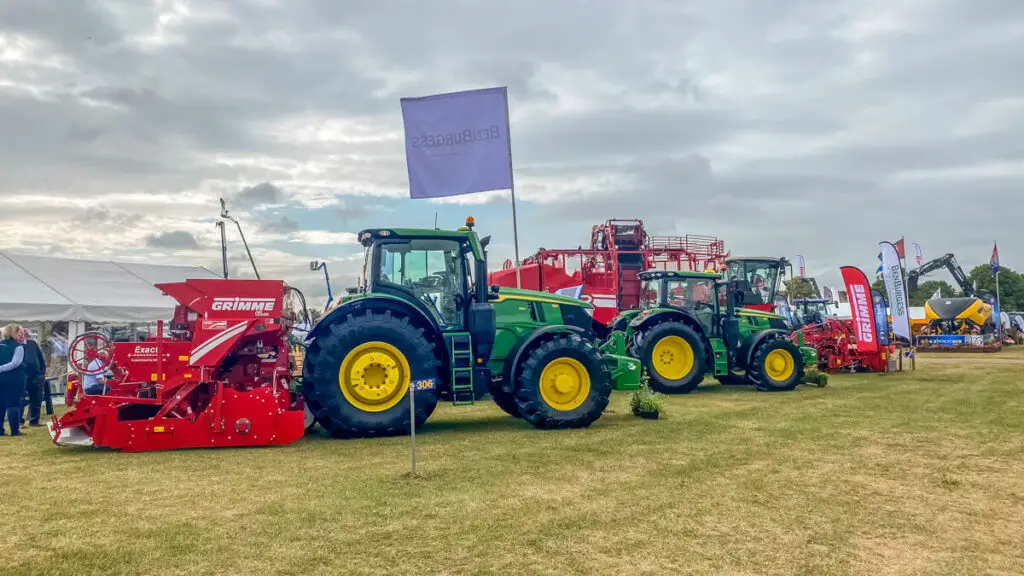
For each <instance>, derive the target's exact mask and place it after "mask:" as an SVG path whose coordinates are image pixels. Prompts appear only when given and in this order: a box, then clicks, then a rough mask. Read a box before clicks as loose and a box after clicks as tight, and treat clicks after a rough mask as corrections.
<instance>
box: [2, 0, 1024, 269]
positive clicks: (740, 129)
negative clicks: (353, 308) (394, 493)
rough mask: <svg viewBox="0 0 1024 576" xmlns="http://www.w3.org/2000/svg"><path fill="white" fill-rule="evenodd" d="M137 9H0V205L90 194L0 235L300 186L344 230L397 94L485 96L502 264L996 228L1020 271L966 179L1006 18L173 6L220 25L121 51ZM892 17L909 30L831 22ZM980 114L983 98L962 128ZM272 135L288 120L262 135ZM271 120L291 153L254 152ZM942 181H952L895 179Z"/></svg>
mask: <svg viewBox="0 0 1024 576" xmlns="http://www.w3.org/2000/svg"><path fill="white" fill-rule="evenodd" d="M162 6H163V5H162V4H160V3H155V2H136V1H132V0H107V1H102V0H90V1H82V2H71V3H68V2H61V1H59V0H37V1H35V2H5V3H0V33H3V34H11V33H14V34H17V35H19V36H24V37H25V38H27V39H28V40H30V41H31V46H32V47H33V50H35V52H34V53H33V54H32V58H31V62H28V63H19V64H12V63H10V62H7V61H5V62H3V63H0V74H3V76H4V77H5V78H7V79H9V82H8V83H7V84H5V86H4V87H0V126H3V127H4V129H3V130H2V131H0V202H2V201H3V200H4V198H5V197H6V198H8V199H9V198H12V197H19V196H20V195H23V194H24V195H29V194H31V195H35V196H38V195H45V196H50V197H53V196H58V197H65V198H69V199H81V198H89V199H90V200H92V199H95V201H96V206H95V208H94V209H93V210H91V211H90V210H87V211H85V212H84V213H83V211H82V209H80V208H73V209H72V208H67V209H60V210H57V209H54V208H52V207H48V208H42V207H39V208H35V207H33V206H31V205H27V204H14V205H11V204H6V205H3V207H2V209H0V225H3V226H12V225H14V224H12V223H17V222H27V221H31V222H33V223H35V222H45V221H53V222H57V221H60V223H61V224H63V223H65V222H67V221H72V222H75V223H80V224H87V225H89V226H97V227H104V228H107V227H125V228H126V229H130V230H134V231H136V237H140V238H141V237H142V236H143V235H144V234H143V233H141V232H140V231H143V230H145V228H144V227H145V226H146V225H147V224H146V222H147V221H145V219H138V220H137V219H136V218H134V217H133V216H132V215H134V214H138V213H140V212H145V211H146V210H150V209H153V208H152V206H160V205H161V204H159V203H157V202H153V203H152V206H150V205H147V204H146V202H145V200H146V199H147V198H153V199H164V198H167V197H175V196H178V195H188V196H189V199H190V201H191V202H192V204H191V205H194V206H195V207H194V208H187V209H188V210H191V211H192V212H191V213H190V214H184V213H181V214H179V213H176V214H175V216H174V217H175V218H192V219H195V220H197V221H199V220H211V219H212V218H213V217H214V216H215V215H216V199H217V197H219V196H224V197H225V198H229V199H230V202H231V203H230V204H229V208H231V209H233V210H234V209H236V208H237V210H238V211H239V212H245V211H248V210H251V209H254V208H257V207H260V206H265V205H267V204H288V203H295V202H296V201H297V200H298V199H299V196H300V195H301V194H303V192H304V191H308V190H311V189H315V190H317V191H323V190H329V191H330V192H331V193H336V194H337V195H338V196H341V197H342V204H341V205H340V206H336V207H332V210H334V212H333V215H334V216H335V217H336V218H337V220H338V221H339V222H350V221H355V220H359V219H362V218H365V217H366V216H368V215H369V214H371V213H373V212H375V211H377V210H378V209H377V208H376V206H377V204H379V203H380V202H381V201H380V200H370V199H363V198H359V199H354V197H355V196H358V195H370V196H380V195H383V194H391V193H397V192H401V191H403V190H405V189H406V188H405V187H406V182H405V179H406V173H405V165H404V159H403V158H402V148H401V141H400V134H401V117H400V112H399V106H398V98H399V97H401V96H414V95H420V94H427V93H431V92H441V91H449V90H458V89H463V88H472V87H479V86H485V85H507V86H509V88H510V94H511V99H512V106H513V126H512V137H513V154H514V160H515V166H516V175H517V184H518V183H520V182H522V184H521V186H522V188H521V189H522V191H523V194H522V198H524V200H522V202H523V205H522V207H521V212H520V214H521V220H520V232H521V237H522V238H523V244H522V246H521V247H522V250H523V252H529V251H531V250H532V249H534V248H535V247H536V246H537V245H545V246H549V247H550V246H557V245H576V244H578V243H580V242H585V240H586V236H587V233H588V232H589V225H590V224H592V223H596V222H599V221H603V220H604V219H607V218H612V217H639V218H643V219H644V220H645V221H647V222H648V223H649V226H650V227H651V229H652V232H654V233H673V232H694V233H709V234H716V235H718V236H720V237H722V238H724V239H726V241H727V243H728V245H729V246H730V247H732V248H733V249H734V251H736V252H747V253H751V252H769V253H780V254H787V255H791V256H792V255H794V254H795V253H798V252H799V253H803V254H804V255H805V256H807V258H808V263H809V265H811V266H812V267H813V266H818V265H825V264H827V265H829V266H832V265H838V263H845V262H852V263H855V264H856V263H858V262H859V263H861V264H862V265H864V266H870V265H871V258H872V257H873V256H874V253H875V251H874V249H873V247H872V245H873V243H874V241H875V240H876V239H877V238H894V237H898V236H899V235H900V234H906V235H907V237H908V240H909V239H910V238H912V237H913V238H918V239H919V240H920V241H921V242H922V243H923V245H925V247H926V250H931V246H934V247H935V248H934V250H935V251H936V252H938V251H947V250H948V251H956V250H961V251H963V252H964V253H965V254H964V255H963V256H962V258H961V259H962V260H963V261H965V262H971V261H973V260H975V259H978V258H983V257H984V256H985V254H984V251H985V248H984V246H983V245H986V244H988V243H990V240H989V239H987V238H982V237H981V236H984V235H989V236H990V235H993V234H996V233H998V234H999V237H1000V239H1001V240H1002V239H1003V238H1005V240H1004V241H1003V242H1002V243H1003V246H1002V248H1003V252H1004V259H1005V260H1006V262H1007V264H1008V265H1010V266H1014V264H1016V265H1017V267H1021V266H1022V265H1024V261H1019V260H1018V261H1017V262H1015V261H1014V259H1015V258H1017V259H1019V258H1020V257H1019V256H1015V254H1019V253H1021V252H1022V251H1024V244H1022V243H1021V241H1020V240H1018V239H1017V237H1018V236H1019V235H1018V234H1016V232H1011V231H1012V230H1015V229H1016V228H1015V227H1016V221H1017V220H1018V219H1019V216H1018V215H1017V214H1016V212H1017V211H1016V210H1012V209H1009V208H1012V207H1013V206H1017V205H1019V204H1020V196H1019V191H1020V190H1021V184H1022V182H1020V181H1019V180H1020V178H1019V177H1018V176H1017V175H1015V174H1019V171H1017V172H1016V173H1014V174H1009V175H1005V174H1004V175H1003V176H998V177H984V176H983V175H982V172H983V171H982V168H983V167H984V166H985V165H986V164H989V163H993V162H1003V163H1006V164H1007V165H1009V166H1019V165H1020V163H1021V162H1022V161H1024V144H1022V142H1024V138H1022V137H1021V135H1022V134H1024V107H1021V106H1020V105H1019V95H1020V94H1021V93H1022V91H1024V81H1022V79H1024V73H1022V72H1024V69H1022V65H1021V63H1020V58H1018V57H1017V55H1018V54H1019V53H1020V51H1021V48H1022V47H1024V44H1022V43H1021V40H1020V38H1019V35H1018V36H1014V30H1013V26H1014V25H1015V24H1016V23H1017V22H1019V21H1020V20H1022V19H1024V4H1022V3H1020V2H1016V1H1013V0H978V1H975V2H963V1H960V0H935V1H933V2H927V3H918V4H915V5H913V6H908V5H904V4H894V3H889V2H882V1H881V0H875V1H872V2H849V3H842V2H841V3H821V2H811V1H810V0H793V1H791V2H783V3H778V2H775V3H772V2H750V1H745V0H721V1H720V2H713V3H709V2H699V1H696V0H689V1H680V2H667V1H666V2H656V1H650V2H646V1H645V2H635V3H622V2H620V1H618V0H596V1H584V0H570V1H567V2H559V3H556V4H552V3H550V2H545V3H542V2H540V1H539V0H523V1H522V2H515V3H510V4H507V5H500V6H499V5H494V4H490V3H465V2H461V1H458V0H438V1H437V2H432V3H430V4H429V5H427V4H423V3H415V2H406V3H402V4H397V3H395V2H384V3H372V2H361V3H355V2H338V1H334V0H295V1H293V2H288V1H284V0H278V1H276V2H274V1H259V2H256V1H250V2H243V1H214V0H210V1H209V2H203V3H196V4H195V5H194V8H195V9H194V12H195V13H200V12H202V11H203V10H209V11H213V12H218V13H221V14H222V15H223V16H224V17H223V18H210V19H192V20H187V21H172V22H171V23H169V24H167V25H166V27H167V28H168V29H169V30H170V31H171V34H172V35H173V40H172V41H170V42H167V43H165V44H163V45H157V44H152V45H149V46H147V47H145V48H144V49H143V48H142V47H140V46H139V44H138V43H137V42H136V40H135V38H137V37H138V36H139V35H141V34H148V33H152V32H153V31H154V30H156V23H157V18H158V17H159V15H160V11H161V10H166V9H167V8H166V6H164V7H162ZM900 10H905V11H907V12H906V13H905V14H903V13H901V12H899V11H900ZM538 14H542V15H543V17H542V18H538V17H537V15H538ZM901 18H903V19H905V20H906V21H907V22H908V23H909V24H910V25H911V26H912V27H911V28H910V29H907V30H903V29H900V28H899V27H898V26H896V27H893V28H892V29H885V28H884V27H882V28H880V29H876V30H875V31H874V32H872V33H870V34H865V35H863V37H857V36H856V35H851V34H848V33H847V34H843V33H841V32H843V31H846V32H849V31H850V30H851V26H852V25H853V24H855V23H857V22H858V21H861V22H865V21H874V22H876V23H878V22H882V23H885V22H888V21H890V20H891V21H892V22H895V23H896V24H899V23H900V19H901ZM860 26H861V30H862V31H864V30H868V29H869V28H871V27H870V26H865V25H863V24H860ZM868 31H869V32H870V30H868ZM51 57H59V58H61V60H60V66H61V68H57V67H49V68H48V67H46V66H45V65H44V64H43V63H44V62H46V61H47V58H51ZM16 84H22V85H26V86H29V85H31V86H32V87H33V88H32V89H28V88H25V89H18V88H16V87H15V85H16ZM1015 101H1017V106H1018V107H1017V108H1016V109H1014V108H1013V106H1014V103H1015ZM993 102H1002V103H1003V105H1004V108H1005V109H1004V110H1001V111H995V110H993V111H989V112H987V113H986V114H981V113H980V111H981V108H982V107H983V106H986V105H990V104H992V103H993ZM980 116H983V118H981V119H977V118H976V117H980ZM306 118H309V119H308V120H307V119H306ZM283 120H289V121H290V122H291V123H293V124H294V125H295V130H289V131H286V132H285V133H284V134H273V133H269V132H268V131H267V129H268V127H271V126H274V125H275V124H277V123H279V122H281V121H283ZM334 120H341V121H342V122H338V123H336V124H337V126H331V127H330V129H329V130H328V129H327V127H325V126H323V124H324V123H330V122H331V121H334ZM352 124H359V125H360V127H359V128H358V129H357V128H356V127H354V126H352ZM339 126H340V128H338V129H337V130H335V128H337V127H339ZM296 132H303V133H305V132H315V133H316V136H317V137H316V138H313V139H312V141H310V142H298V141H282V137H283V138H284V139H287V138H289V137H294V136H295V135H296ZM321 132H322V133H321ZM366 138H371V141H365V139H366ZM952 168H971V169H972V170H973V171H974V172H973V174H974V175H972V176H955V177H954V176H949V177H944V178H939V179H935V178H931V179H916V180H915V179H912V178H909V177H908V174H910V173H911V172H913V171H928V170H948V169H952ZM1010 172H1013V171H1012V170H1010ZM520 175H522V176H523V178H522V179H521V180H520ZM578 181H579V182H586V184H578V185H576V187H575V188H573V187H572V186H570V185H569V184H567V183H568V182H578ZM252 183H260V184H257V185H255V186H253V185H252ZM587 186H593V187H594V188H593V189H587V188H586V187H587ZM519 191H520V190H518V189H517V197H518V196H520V195H519V194H518V193H519ZM114 195H118V196H116V198H117V199H116V200H114V199H113V198H115V196H114ZM127 195H130V196H131V197H132V198H131V200H130V201H127V200H124V197H125V196H127ZM504 198H505V197H504V196H495V197H494V198H493V199H490V200H489V201H491V202H504V201H505V199H504ZM529 199H542V200H544V201H545V202H548V203H547V204H544V205H540V204H533V203H531V202H530V201H529ZM388 202H389V204H388V206H394V207H398V208H399V209H397V210H396V213H397V214H398V215H401V214H402V213H403V212H404V210H402V209H401V208H402V207H403V205H402V204H400V202H404V200H388ZM129 203H130V205H128V204H129ZM1000 203H1001V204H1000ZM997 205H1000V206H1003V207H1009V208H1007V209H1005V210H1000V209H997V208H993V206H997ZM881 207H888V208H889V210H890V211H889V212H887V211H885V210H884V209H882V208H881ZM175 208H176V209H177V210H182V211H184V210H186V208H183V207H180V206H177V205H176V206H175ZM294 208H295V206H294V205H292V206H290V207H289V211H288V215H287V216H284V215H283V214H278V213H258V214H256V215H255V216H254V218H256V219H257V221H258V222H257V223H258V224H260V225H262V226H267V227H268V229H270V230H273V231H277V232H288V231H291V230H293V229H294V228H295V227H301V225H302V224H304V222H303V221H302V217H301V216H300V215H299V214H301V213H300V212H298V211H294V212H293V211H292V209H294ZM858 211H859V213H860V214H862V215H870V217H867V216H858ZM524 214H533V215H536V216H535V217H523V216H522V215H524ZM549 214H550V216H549ZM855 217H856V218H858V220H857V221H856V223H855V224H846V222H847V221H848V220H850V219H851V218H855ZM47 219H49V220H47ZM965 220H969V222H971V223H972V224H968V223H965ZM978 222H985V223H986V224H985V231H984V232H980V231H979V226H978V224H977V223H978ZM562 223H564V225H562ZM243 224H244V223H243ZM33 225H35V224H33ZM172 230H173V228H172ZM210 230H213V229H212V228H210ZM854 230H855V232H853V231H854ZM989 230H991V232H989ZM1003 230H1006V231H1007V232H1005V233H1003V232H1001V231H1003ZM168 233H173V232H168ZM184 234H188V232H184ZM211 234H212V232H211ZM194 240H195V238H194V237H193V241H194ZM509 242H510V238H505V239H504V240H503V239H502V238H500V237H497V236H496V238H495V246H497V245H498V244H502V243H504V244H508V243H509ZM186 243H187V240H186ZM207 243H209V242H207ZM940 246H942V247H941V248H940ZM280 249H281V250H294V249H297V248H292V247H288V248H280ZM978 254H980V256H977V255H978ZM958 256H959V254H958ZM304 258H305V257H304V256H302V257H300V259H304ZM865 259H866V260H865ZM816 263H817V264H816ZM823 263H824V264H823ZM242 264H245V263H244V261H243V262H242ZM299 268H301V267H299ZM281 270H282V272H281V273H288V274H292V273H295V274H301V270H298V268H296V270H295V271H292V269H290V268H281ZM338 273H339V274H342V273H343V272H342V271H340V270H339V271H338ZM311 288H312V286H311Z"/></svg>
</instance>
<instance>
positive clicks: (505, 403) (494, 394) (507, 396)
mask: <svg viewBox="0 0 1024 576" xmlns="http://www.w3.org/2000/svg"><path fill="white" fill-rule="evenodd" d="M487 390H488V392H489V393H490V395H491V400H494V403H495V404H497V405H498V408H501V409H502V411H504V412H505V413H506V414H508V415H509V416H512V417H513V418H522V417H523V415H522V414H520V413H519V405H518V404H516V397H515V395H514V394H513V393H512V392H505V391H504V390H502V389H501V381H500V380H491V382H490V383H489V384H488V388H487Z"/></svg>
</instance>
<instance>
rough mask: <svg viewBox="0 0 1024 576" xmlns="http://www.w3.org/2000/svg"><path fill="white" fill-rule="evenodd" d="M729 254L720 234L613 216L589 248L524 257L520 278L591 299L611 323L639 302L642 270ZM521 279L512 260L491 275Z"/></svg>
mask: <svg viewBox="0 0 1024 576" xmlns="http://www.w3.org/2000/svg"><path fill="white" fill-rule="evenodd" d="M726 256H727V254H726V252H725V243H724V242H723V241H721V240H719V239H718V238H716V237H714V236H699V235H693V234H687V235H685V236H649V235H648V234H647V231H646V230H645V229H644V223H643V221H641V220H608V221H606V222H605V223H604V224H598V225H595V226H593V227H592V228H591V232H590V247H589V248H583V247H582V246H581V247H579V248H576V249H569V250H548V249H545V248H541V249H540V250H539V251H537V253H536V254H534V255H533V256H529V257H527V258H526V259H524V260H523V262H522V265H521V266H520V268H519V280H520V281H521V283H522V284H521V286H520V287H521V288H525V289H529V290H541V291H544V292H554V293H558V294H563V295H567V296H572V297H575V298H579V299H581V300H584V301H586V302H589V303H591V304H593V306H594V319H596V320H598V321H599V322H602V323H608V322H610V321H611V320H612V318H614V317H615V315H616V314H618V312H619V311H620V310H629V309H632V308H636V307H637V306H638V305H639V303H640V281H639V279H637V274H639V273H641V272H643V271H645V270H685V271H696V272H700V271H703V270H705V269H708V268H710V269H715V270H717V269H718V267H719V266H720V265H721V264H722V263H723V261H724V260H725V258H726ZM516 282H517V274H516V269H515V267H514V266H513V263H512V261H510V260H506V261H505V265H504V268H503V269H502V270H500V271H497V272H492V273H491V274H490V275H489V277H488V283H489V284H491V285H498V286H504V287H508V288H515V287H516Z"/></svg>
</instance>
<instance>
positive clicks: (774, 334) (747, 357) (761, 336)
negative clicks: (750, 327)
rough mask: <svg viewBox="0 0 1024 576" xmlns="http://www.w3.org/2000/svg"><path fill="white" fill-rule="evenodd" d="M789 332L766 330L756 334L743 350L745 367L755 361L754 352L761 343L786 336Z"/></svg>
mask: <svg viewBox="0 0 1024 576" xmlns="http://www.w3.org/2000/svg"><path fill="white" fill-rule="evenodd" d="M788 334H789V333H788V332H787V331H785V330H776V329H770V330H764V331H761V332H758V333H757V334H754V337H753V338H751V339H750V343H749V344H748V345H747V347H746V348H747V349H746V350H744V351H743V358H744V363H743V369H744V370H746V368H747V366H750V363H751V362H753V361H754V352H755V351H756V350H757V347H758V346H760V345H761V343H762V342H764V341H765V340H774V339H775V338H786V336H787V335H788Z"/></svg>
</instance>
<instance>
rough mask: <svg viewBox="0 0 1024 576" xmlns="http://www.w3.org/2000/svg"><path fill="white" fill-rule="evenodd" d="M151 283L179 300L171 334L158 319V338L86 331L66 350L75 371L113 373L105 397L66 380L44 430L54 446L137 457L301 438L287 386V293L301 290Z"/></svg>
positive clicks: (267, 283)
mask: <svg viewBox="0 0 1024 576" xmlns="http://www.w3.org/2000/svg"><path fill="white" fill-rule="evenodd" d="M156 287H157V288H159V289H160V290H162V291H163V292H164V293H166V294H167V295H169V296H171V297H172V298H174V299H175V300H177V302H178V304H177V306H176V307H175V310H174V318H173V320H171V329H170V331H169V332H170V336H169V337H164V329H163V328H164V326H163V322H159V323H158V325H157V326H158V327H157V336H156V337H155V338H149V339H147V340H145V341H142V342H113V343H111V342H110V341H109V340H108V339H107V338H106V337H105V336H103V335H102V334H100V333H98V332H89V333H86V334H83V335H81V336H79V337H78V338H76V339H75V341H74V342H73V343H72V344H71V346H70V347H69V350H68V360H69V362H70V364H71V365H72V367H73V369H75V370H77V371H78V372H79V373H80V374H86V375H99V374H103V373H107V374H109V375H112V376H110V377H109V378H107V379H106V388H105V390H104V392H105V393H104V394H102V395H87V394H84V393H83V390H82V384H81V382H80V381H79V380H78V379H71V381H70V382H69V386H68V391H67V395H66V401H67V404H68V406H69V407H71V409H70V410H69V411H68V412H67V413H65V414H64V415H63V416H62V417H61V418H60V419H59V420H58V419H57V417H56V416H54V417H53V419H52V421H51V423H50V425H49V429H50V436H51V437H52V438H53V442H54V444H58V445H78V446H99V447H106V448H113V449H116V450H122V451H125V452H142V451H148V450H170V449H180V448H203V447H225V446H262V445H271V444H290V443H292V442H294V441H296V440H298V439H299V438H301V437H302V436H303V433H304V432H305V427H306V422H305V410H304V405H303V403H302V400H301V397H300V395H299V394H297V393H295V392H293V391H292V390H290V384H291V379H292V374H293V372H292V371H291V370H290V369H289V346H288V334H289V332H290V331H291V328H292V324H293V322H294V320H295V318H294V317H293V314H291V313H288V312H286V311H285V310H284V304H285V296H286V294H289V293H290V292H292V291H294V292H295V293H297V294H298V295H299V297H300V299H301V293H298V291H297V290H294V289H293V288H290V287H287V286H286V285H285V284H284V282H282V281H280V280H206V279H204V280H186V281H184V282H175V283H167V284H157V285H156ZM303 300H304V299H303ZM303 307H304V304H303ZM94 361H95V362H94Z"/></svg>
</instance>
